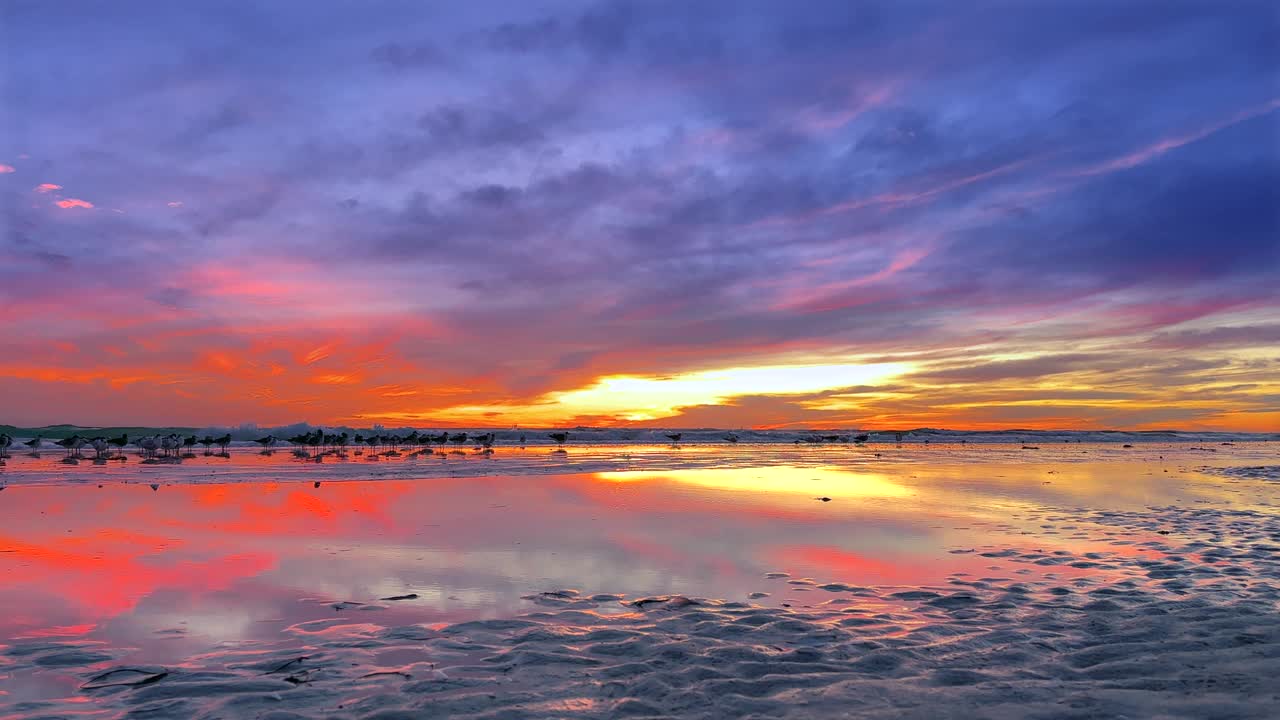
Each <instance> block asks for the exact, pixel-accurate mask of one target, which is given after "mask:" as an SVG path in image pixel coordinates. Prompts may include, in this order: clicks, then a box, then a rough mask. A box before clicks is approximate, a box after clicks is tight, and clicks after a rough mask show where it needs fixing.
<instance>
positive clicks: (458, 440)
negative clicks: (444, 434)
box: [449, 433, 467, 445]
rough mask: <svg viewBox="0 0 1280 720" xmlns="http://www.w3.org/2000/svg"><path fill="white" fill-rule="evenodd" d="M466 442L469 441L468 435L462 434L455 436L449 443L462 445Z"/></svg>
mask: <svg viewBox="0 0 1280 720" xmlns="http://www.w3.org/2000/svg"><path fill="white" fill-rule="evenodd" d="M466 441H467V434H466V433H462V434H461V435H454V436H453V437H451V438H449V442H451V443H453V444H454V445H461V444H462V443H464V442H466Z"/></svg>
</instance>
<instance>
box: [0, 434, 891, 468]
mask: <svg viewBox="0 0 1280 720" xmlns="http://www.w3.org/2000/svg"><path fill="white" fill-rule="evenodd" d="M663 434H664V436H665V437H667V438H668V439H670V440H671V443H672V444H673V445H675V444H678V443H679V442H680V440H681V439H682V438H683V437H684V433H678V432H676V433H663ZM895 434H896V436H897V440H898V442H901V441H902V437H903V433H895ZM547 437H548V438H550V439H551V440H554V441H555V443H556V444H557V445H558V446H561V447H563V446H564V444H565V443H566V442H568V440H569V433H568V432H553V433H547ZM869 438H870V436H869V435H868V434H866V433H863V434H860V435H818V434H813V435H810V436H807V437H804V438H801V439H797V440H796V441H795V443H796V444H800V443H810V444H819V443H847V442H849V441H850V440H852V441H853V442H855V443H859V444H861V443H864V442H866V441H867V440H868V439H869ZM722 439H723V440H724V441H725V442H729V443H736V442H738V441H739V439H740V438H739V436H738V434H737V433H733V432H730V433H726V434H725V435H724V436H722ZM496 441H497V436H496V435H495V434H494V433H492V432H489V433H485V434H481V435H474V434H473V435H468V434H467V433H465V432H464V433H452V434H450V433H448V432H442V433H440V434H439V435H432V434H430V433H423V432H419V431H417V430H414V431H413V432H411V433H409V434H407V435H389V434H370V435H364V434H361V433H356V434H355V436H354V437H353V436H351V435H349V434H348V433H346V432H343V433H326V432H325V431H324V430H323V429H321V428H317V429H315V430H313V431H311V432H308V433H302V434H299V435H294V436H293V437H290V438H286V439H283V440H282V439H281V438H278V437H276V436H275V435H267V436H265V437H260V438H258V439H257V440H255V442H256V443H257V444H258V445H260V446H261V447H262V449H263V452H264V453H269V452H271V451H272V450H273V449H274V448H276V447H277V446H279V445H280V444H281V443H282V442H287V443H288V444H290V445H292V446H293V447H294V453H295V454H296V455H299V456H301V457H310V456H311V455H312V454H313V453H317V454H321V455H324V454H330V453H333V454H343V453H345V452H346V450H347V448H348V447H354V448H355V449H356V454H357V455H359V454H363V452H364V450H365V449H368V450H369V451H370V452H372V453H378V452H380V451H381V452H383V453H384V454H398V453H399V450H400V449H402V448H423V449H429V448H431V447H432V446H439V447H448V446H454V447H461V446H464V445H467V444H470V445H472V446H474V448H475V450H476V451H478V452H486V453H487V452H492V449H493V445H494V443H495V442H496ZM45 442H46V441H45V440H44V439H43V438H40V437H38V436H37V437H35V438H32V439H31V440H27V441H25V442H22V443H20V444H21V445H24V446H26V448H27V450H28V451H29V452H30V454H31V455H34V456H37V457H38V456H39V454H40V449H41V448H42V447H43V445H44V443H45ZM47 442H51V443H53V444H54V445H57V446H58V447H60V448H62V449H63V450H64V451H65V452H66V457H67V458H69V459H75V458H79V457H81V453H83V452H84V450H85V448H89V449H91V450H93V452H94V453H95V455H94V457H95V459H99V460H101V459H108V458H112V457H117V458H123V457H124V452H125V449H126V448H127V447H128V446H129V445H133V446H134V447H136V448H137V449H138V452H139V454H140V455H142V456H143V457H144V458H148V459H158V458H177V457H183V456H188V457H189V456H192V454H193V451H194V449H195V447H196V445H201V446H203V447H204V454H205V455H212V454H213V449H212V448H213V447H214V446H215V445H216V446H217V447H218V451H219V453H220V454H222V455H226V454H227V448H228V447H229V446H230V445H231V433H226V434H224V435H222V436H221V437H216V438H215V437H213V436H212V435H205V436H204V437H203V438H198V437H196V436H195V435H188V436H185V437H184V436H182V435H180V434H178V433H169V434H167V435H158V434H157V435H144V436H142V437H139V438H134V439H133V440H130V438H129V435H128V434H122V435H120V436H118V437H106V436H102V435H99V436H95V437H84V436H82V435H72V436H71V437H67V438H62V439H60V440H49V441H47ZM13 444H14V439H13V438H12V437H10V436H9V435H7V434H4V433H0V457H5V456H6V455H8V452H9V449H10V448H11V447H12V446H13ZM519 445H520V447H524V445H525V436H524V435H521V436H520V439H519Z"/></svg>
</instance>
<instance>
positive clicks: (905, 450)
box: [0, 438, 1280, 718]
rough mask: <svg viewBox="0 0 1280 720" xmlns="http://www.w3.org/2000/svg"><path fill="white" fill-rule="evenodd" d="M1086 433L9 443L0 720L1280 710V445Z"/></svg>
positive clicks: (2, 473) (1, 562) (0, 562)
mask: <svg viewBox="0 0 1280 720" xmlns="http://www.w3.org/2000/svg"><path fill="white" fill-rule="evenodd" d="M1085 439H1086V440H1087V441H1085V442H1068V441H1062V442H1058V443H1056V444H1052V445H1051V444H1049V443H1046V442H1038V441H1037V445H1034V446H1032V445H1027V444H1023V443H1021V442H1019V443H1001V442H989V443H976V442H975V443H963V444H962V443H959V442H949V443H930V444H923V443H905V444H902V445H898V444H894V443H878V442H872V443H868V444H866V445H865V446H860V445H835V446H818V447H804V446H796V445H794V444H789V443H772V444H749V445H743V446H732V447H731V446H727V445H725V444H706V445H699V444H688V445H685V446H683V447H678V448H676V447H667V446H659V445H622V444H615V443H602V444H595V445H578V446H575V445H573V444H572V443H570V444H569V446H568V447H566V448H565V449H564V450H563V451H560V450H559V449H557V448H554V447H528V448H525V449H519V448H514V447H498V448H496V449H495V451H494V452H492V453H483V454H482V453H476V452H473V451H471V450H470V449H469V448H468V449H467V451H465V452H463V453H461V454H457V455H449V454H446V455H443V456H437V455H434V454H432V455H429V456H428V455H419V456H416V457H413V458H410V457H409V453H404V454H401V455H397V456H390V457H387V456H384V457H382V458H381V459H379V460H377V461H370V460H368V459H367V456H364V455H362V456H354V455H350V454H348V456H347V457H346V458H340V457H336V456H329V457H326V458H325V459H324V460H323V461H322V462H315V460H314V459H303V458H297V457H293V456H292V454H291V453H290V452H288V451H276V452H275V453H273V454H270V455H262V454H260V453H259V451H257V450H252V449H248V448H233V449H232V450H231V452H229V453H227V457H219V456H204V455H199V454H197V455H196V456H195V457H191V458H187V459H185V460H183V461H182V462H180V463H168V464H163V463H162V464H151V465H143V464H141V463H140V462H139V460H138V458H137V457H136V456H133V455H129V456H128V457H127V458H126V459H125V460H124V461H119V460H109V461H107V462H106V463H102V464H97V465H95V464H93V463H92V462H91V461H85V462H83V463H80V464H76V465H69V464H65V463H62V462H61V453H45V455H44V456H42V457H41V458H39V459H37V458H28V457H25V456H15V457H11V458H10V459H9V460H8V461H7V463H6V465H5V466H4V468H3V469H2V470H0V484H2V486H3V487H4V490H3V492H0V527H2V528H4V529H3V531H0V573H2V574H3V576H4V577H5V578H6V582H5V583H4V585H3V587H2V588H0V603H2V604H3V606H4V607H5V608H6V609H7V612H6V613H5V616H4V618H3V619H0V693H2V694H0V718H19V717H21V718H36V717H50V718H52V717H93V718H99V717H100V718H111V717H184V718H187V717H192V718H240V717H261V718H314V717H371V718H399V717H404V718H409V717H424V716H430V717H476V718H499V717H510V718H517V717H518V718H525V717H547V718H560V717H581V718H604V717H624V716H625V717H672V716H678V717H796V718H802V717H804V718H808V717H849V716H855V717H921V718H925V717H929V718H934V717H956V718H961V717H964V718H970V717H990V718H1005V717H1008V718H1015V717H1017V718H1021V717H1046V718H1048V717H1188V718H1190V717H1239V718H1254V717H1256V718H1263V717H1271V716H1273V713H1274V706H1275V703H1276V702H1277V701H1278V700H1280V690H1277V689H1276V688H1275V687H1274V683H1273V682H1272V679H1271V678H1270V675H1271V674H1273V673H1274V669H1275V668H1276V667H1280V604H1278V603H1280V509H1278V508H1280V505H1278V504H1277V503H1278V502H1280V462H1278V461H1277V459H1276V457H1277V453H1276V448H1277V446H1276V444H1275V443H1274V442H1256V441H1249V440H1246V439H1239V438H1237V439H1235V440H1221V439H1218V438H1212V439H1210V438H1201V439H1200V440H1201V441H1184V442H1135V443H1131V444H1132V447H1124V445H1125V444H1130V443H1125V444H1121V443H1118V442H1110V443H1107V442H1097V441H1096V439H1095V438H1085ZM1067 440H1070V438H1067Z"/></svg>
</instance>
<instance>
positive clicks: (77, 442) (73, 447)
mask: <svg viewBox="0 0 1280 720" xmlns="http://www.w3.org/2000/svg"><path fill="white" fill-rule="evenodd" d="M54 444H55V445H57V446H58V447H61V448H62V449H63V450H66V451H67V454H68V455H70V454H72V453H73V452H79V450H80V448H82V447H84V440H83V439H82V438H81V437H80V436H79V435H72V436H71V437H69V438H62V439H61V440H57V441H55V442H54Z"/></svg>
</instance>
